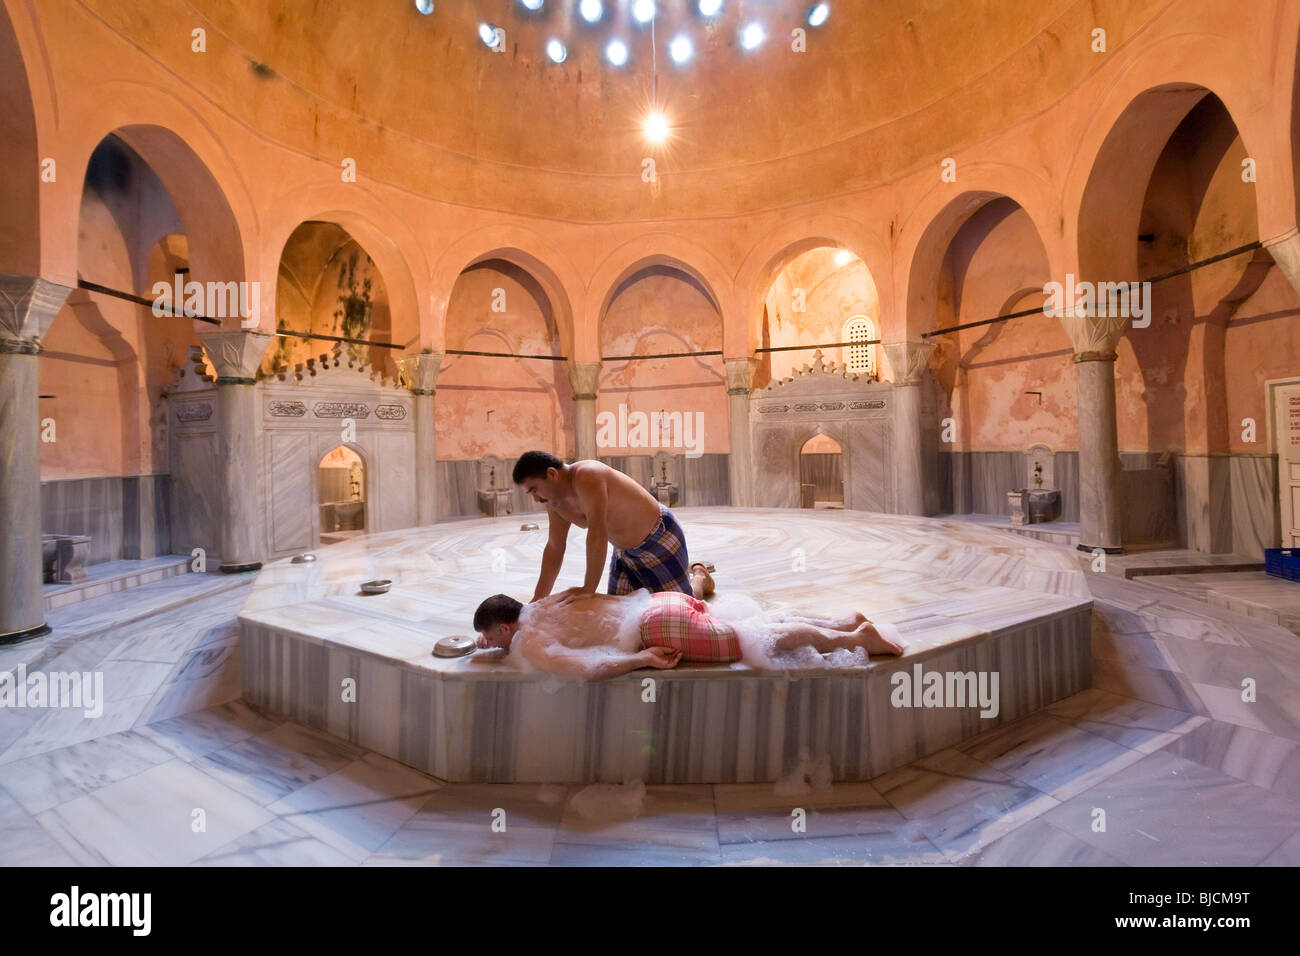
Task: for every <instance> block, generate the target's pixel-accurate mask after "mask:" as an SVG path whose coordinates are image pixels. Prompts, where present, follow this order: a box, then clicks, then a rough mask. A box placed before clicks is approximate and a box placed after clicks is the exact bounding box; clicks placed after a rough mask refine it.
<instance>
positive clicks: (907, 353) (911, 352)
mask: <svg viewBox="0 0 1300 956" xmlns="http://www.w3.org/2000/svg"><path fill="white" fill-rule="evenodd" d="M933 353H934V343H933V342H928V341H927V342H895V343H893V344H892V345H886V346H885V356H886V357H887V358H888V359H889V369H890V372H891V374H892V375H893V382H894V384H895V385H911V384H914V383H916V382H919V381H920V380H921V377H922V376H923V375H924V374H925V371H926V369H928V368H929V367H930V356H931V355H932V354H933Z"/></svg>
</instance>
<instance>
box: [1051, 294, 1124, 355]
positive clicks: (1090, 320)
mask: <svg viewBox="0 0 1300 956" xmlns="http://www.w3.org/2000/svg"><path fill="white" fill-rule="evenodd" d="M1060 319H1061V325H1062V326H1064V327H1065V334H1066V335H1068V336H1069V337H1070V344H1071V345H1073V346H1074V351H1075V353H1076V354H1087V353H1107V352H1109V353H1112V354H1113V353H1114V351H1115V346H1117V345H1118V344H1119V340H1120V339H1121V338H1123V336H1124V330H1125V329H1126V328H1128V324H1129V321H1130V320H1129V319H1128V318H1126V317H1124V316H1104V315H1090V314H1088V310H1087V309H1084V308H1077V307H1075V306H1073V305H1071V306H1069V307H1067V308H1066V311H1065V315H1062V316H1061V317H1060ZM1085 361H1086V360H1085Z"/></svg>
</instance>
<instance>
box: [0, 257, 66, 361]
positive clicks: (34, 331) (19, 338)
mask: <svg viewBox="0 0 1300 956" xmlns="http://www.w3.org/2000/svg"><path fill="white" fill-rule="evenodd" d="M71 291H72V290H71V289H70V288H68V287H67V286H65V285H59V284H58V283H55V282H50V281H49V280H48V279H42V278H41V277H40V276H24V275H10V274H8V273H0V352H17V353H20V354H25V355H35V354H36V353H37V352H39V351H40V350H41V337H42V336H44V335H45V333H46V331H47V330H48V329H49V327H50V323H51V322H53V321H54V317H55V316H56V315H58V314H59V309H61V308H62V307H63V302H64V300H65V299H67V297H68V293H69V292H71Z"/></svg>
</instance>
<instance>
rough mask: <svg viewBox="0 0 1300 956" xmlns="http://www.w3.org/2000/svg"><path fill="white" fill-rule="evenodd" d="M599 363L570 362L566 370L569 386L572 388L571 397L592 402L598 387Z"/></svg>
mask: <svg viewBox="0 0 1300 956" xmlns="http://www.w3.org/2000/svg"><path fill="white" fill-rule="evenodd" d="M600 368H601V365H600V363H599V362H570V363H568V366H567V368H566V371H567V372H568V373H569V384H570V385H572V386H573V397H574V398H575V399H577V400H579V401H581V400H583V399H587V400H589V401H594V400H595V398H596V390H597V389H598V388H599V386H600Z"/></svg>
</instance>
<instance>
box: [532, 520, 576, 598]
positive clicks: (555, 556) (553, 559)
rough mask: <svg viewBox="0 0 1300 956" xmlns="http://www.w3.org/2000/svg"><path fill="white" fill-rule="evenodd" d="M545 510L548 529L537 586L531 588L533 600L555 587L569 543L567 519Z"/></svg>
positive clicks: (542, 596) (544, 595) (548, 592)
mask: <svg viewBox="0 0 1300 956" xmlns="http://www.w3.org/2000/svg"><path fill="white" fill-rule="evenodd" d="M547 510H548V511H549V512H550V515H549V517H550V530H549V531H548V532H547V536H546V548H545V550H543V551H542V570H541V573H540V574H538V576H537V587H536V588H535V589H534V590H533V600H534V601H536V600H537V599H538V598H544V597H546V595H548V594H550V593H551V588H553V587H555V579H556V578H557V577H558V576H559V574H560V566H561V565H563V564H564V549H565V546H566V545H568V543H569V521H568V519H567V518H564V517H562V516H561V515H560V514H559V512H557V511H555V510H553V509H549V508H548V509H547Z"/></svg>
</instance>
